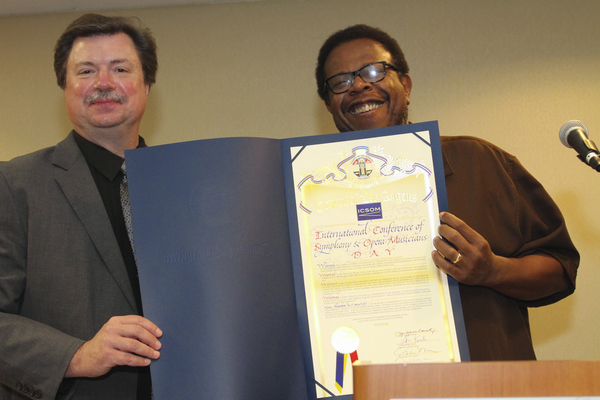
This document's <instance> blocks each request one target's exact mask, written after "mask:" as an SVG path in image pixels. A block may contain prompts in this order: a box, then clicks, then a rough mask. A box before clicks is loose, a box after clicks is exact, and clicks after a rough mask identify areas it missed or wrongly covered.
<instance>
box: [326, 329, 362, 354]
mask: <svg viewBox="0 0 600 400" xmlns="http://www.w3.org/2000/svg"><path fill="white" fill-rule="evenodd" d="M359 343H360V338H359V337H358V332H356V330H354V329H353V328H351V327H349V326H340V327H339V328H337V329H336V330H335V331H333V334H332V335H331V344H332V345H333V348H334V349H335V350H336V351H337V352H339V353H342V354H351V353H354V352H355V351H356V350H357V349H358V344H359Z"/></svg>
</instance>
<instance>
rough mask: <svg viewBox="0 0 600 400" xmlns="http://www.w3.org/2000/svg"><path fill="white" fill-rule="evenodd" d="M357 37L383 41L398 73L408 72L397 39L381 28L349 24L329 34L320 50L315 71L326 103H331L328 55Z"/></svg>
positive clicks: (320, 94) (320, 91)
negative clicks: (327, 86)
mask: <svg viewBox="0 0 600 400" xmlns="http://www.w3.org/2000/svg"><path fill="white" fill-rule="evenodd" d="M355 39H372V40H375V41H377V42H379V43H381V45H382V46H383V47H384V48H385V49H386V50H387V51H389V52H390V54H391V56H392V64H393V65H394V66H395V67H396V69H397V71H398V75H399V76H400V77H402V76H403V75H405V74H407V73H408V63H407V62H406V59H405V58H404V53H403V52H402V49H401V48H400V45H399V44H398V42H397V41H396V39H394V38H393V37H391V36H390V35H388V34H387V33H385V32H384V31H382V30H381V29H379V28H374V27H372V26H369V25H364V24H359V25H353V26H349V27H348V28H346V29H342V30H339V31H337V32H335V33H334V34H333V35H331V36H329V38H328V39H327V40H326V41H325V43H323V46H321V50H319V57H318V59H317V69H316V71H315V75H316V78H317V93H319V97H321V99H323V101H324V102H325V103H329V93H328V90H327V88H326V87H325V79H326V76H325V62H326V61H327V57H329V54H330V53H331V52H332V51H333V49H335V48H336V47H337V46H339V45H340V44H342V43H345V42H349V41H351V40H355Z"/></svg>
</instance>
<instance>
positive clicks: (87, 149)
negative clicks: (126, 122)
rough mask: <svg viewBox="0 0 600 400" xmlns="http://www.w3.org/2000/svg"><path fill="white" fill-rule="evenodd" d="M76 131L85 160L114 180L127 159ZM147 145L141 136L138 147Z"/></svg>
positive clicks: (78, 143)
mask: <svg viewBox="0 0 600 400" xmlns="http://www.w3.org/2000/svg"><path fill="white" fill-rule="evenodd" d="M74 133H75V135H74V136H75V141H76V142H77V145H78V146H79V149H81V152H82V153H83V156H84V157H85V160H86V161H87V162H88V163H89V164H90V165H91V166H93V167H94V168H96V169H97V170H98V171H100V173H101V174H102V175H104V176H105V177H106V178H107V179H108V180H110V181H113V180H114V179H115V178H116V177H117V174H118V173H119V171H120V170H121V165H123V161H125V160H124V159H123V158H122V157H120V156H118V155H116V154H114V153H112V152H110V151H108V150H106V149H105V148H104V147H102V146H98V145H97V144H96V143H92V142H90V141H89V140H87V139H86V138H84V137H83V136H81V135H80V134H78V133H77V132H74ZM140 147H146V142H145V141H144V138H142V137H141V136H140V137H139V143H138V146H137V148H140Z"/></svg>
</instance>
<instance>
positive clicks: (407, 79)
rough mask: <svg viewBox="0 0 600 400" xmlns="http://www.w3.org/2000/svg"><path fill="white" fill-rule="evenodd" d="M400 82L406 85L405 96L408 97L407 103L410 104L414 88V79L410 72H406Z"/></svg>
mask: <svg viewBox="0 0 600 400" xmlns="http://www.w3.org/2000/svg"><path fill="white" fill-rule="evenodd" d="M400 83H402V86H404V97H405V98H406V104H410V91H411V90H412V79H411V77H410V75H409V74H404V75H403V76H402V78H400Z"/></svg>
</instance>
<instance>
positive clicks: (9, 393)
mask: <svg viewBox="0 0 600 400" xmlns="http://www.w3.org/2000/svg"><path fill="white" fill-rule="evenodd" d="M128 314H138V310H137V307H136V305H135V300H134V295H133V291H132V289H131V284H130V282H129V278H128V276H127V271H126V268H125V264H124V262H123V258H122V256H121V253H120V250H119V245H118V244H117V241H116V239H115V236H114V233H113V230H112V227H111V225H110V222H109V220H108V217H107V215H106V210H105V208H104V205H103V203H102V200H101V198H100V195H99V193H98V190H97V188H96V185H95V183H94V180H93V178H92V176H91V173H90V171H89V168H88V165H87V163H86V160H85V159H84V157H83V155H82V153H81V151H80V150H79V147H78V146H77V144H76V142H75V139H74V138H73V133H72V132H71V134H70V135H69V136H68V137H67V138H66V139H65V140H63V141H62V142H60V143H59V144H58V145H56V146H55V147H51V148H47V149H43V150H40V151H38V152H35V153H32V154H29V155H25V156H22V157H18V158H16V159H14V160H11V161H8V162H2V163H0V399H24V398H41V399H53V398H55V397H56V398H59V399H63V398H64V399H69V398H70V399H111V400H114V399H135V396H136V390H137V373H136V372H135V370H133V369H129V368H120V369H115V370H113V371H112V372H111V373H109V374H108V375H106V376H104V377H101V378H97V379H78V380H75V382H74V384H73V385H72V386H70V387H68V391H66V393H58V395H57V391H58V390H59V387H60V385H61V382H62V377H63V376H64V373H65V371H66V369H67V366H68V365H69V362H70V360H71V358H72V356H73V354H74V353H75V351H76V350H77V349H78V348H79V346H81V344H82V343H83V342H84V341H86V340H89V339H91V338H92V337H93V336H94V335H95V334H96V333H97V332H98V330H99V329H100V328H101V327H102V326H103V325H104V324H105V323H106V322H107V321H108V320H109V319H110V318H111V317H112V316H115V315H128ZM67 386H68V385H67Z"/></svg>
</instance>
